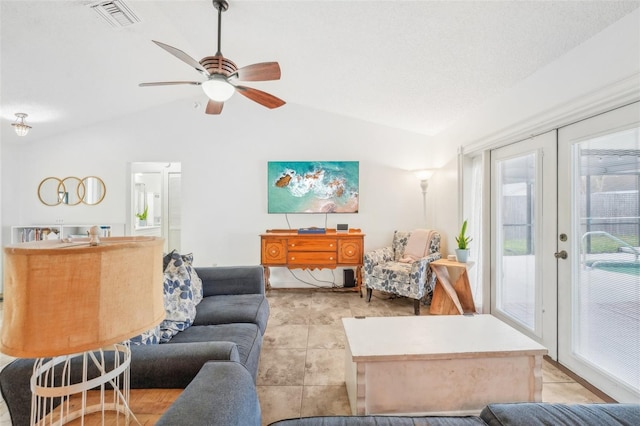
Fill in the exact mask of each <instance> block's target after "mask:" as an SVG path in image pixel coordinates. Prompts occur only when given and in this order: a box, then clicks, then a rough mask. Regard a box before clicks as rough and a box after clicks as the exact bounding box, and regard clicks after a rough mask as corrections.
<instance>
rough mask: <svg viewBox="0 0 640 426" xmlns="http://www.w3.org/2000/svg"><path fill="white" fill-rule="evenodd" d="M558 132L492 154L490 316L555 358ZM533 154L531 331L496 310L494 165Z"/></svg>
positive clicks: (495, 187)
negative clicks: (532, 318) (534, 276)
mask: <svg viewBox="0 0 640 426" xmlns="http://www.w3.org/2000/svg"><path fill="white" fill-rule="evenodd" d="M556 147H557V132H556V131H555V130H553V131H550V132H547V133H544V134H542V135H539V136H536V137H532V138H530V139H527V140H524V141H520V142H517V143H514V144H511V145H507V146H505V147H501V148H497V149H494V150H492V151H491V187H490V188H491V189H490V192H491V313H492V314H493V315H495V316H496V317H498V318H500V319H501V320H503V321H504V322H506V323H507V324H509V325H511V326H512V327H514V328H516V329H518V330H520V331H521V332H522V333H524V334H526V335H528V336H530V337H531V338H532V339H534V340H536V341H538V342H540V343H541V344H542V345H544V346H545V347H546V348H547V349H548V350H549V356H550V357H551V358H552V359H557V343H558V342H557V329H558V324H557V262H556V259H555V257H554V254H555V252H556V249H557V244H556V236H557V217H556V216H557V148H556ZM530 153H536V180H535V181H536V188H535V200H536V203H535V216H536V219H535V223H536V227H535V242H536V244H535V250H534V253H535V256H536V261H535V262H536V265H535V269H536V272H535V274H536V282H535V287H536V289H535V298H536V301H535V313H534V318H535V320H534V322H535V326H534V329H533V330H532V329H530V328H528V327H523V326H522V324H521V323H520V322H518V321H515V320H514V318H513V317H512V316H510V315H507V314H506V313H504V312H502V311H501V310H499V309H498V307H497V304H496V302H497V292H496V283H497V282H498V274H500V273H501V271H500V270H499V269H498V268H499V265H500V262H499V259H498V253H497V250H498V249H499V248H500V247H501V244H498V241H497V232H496V230H497V223H498V222H497V217H496V214H495V213H496V209H497V197H498V196H499V194H498V193H497V186H496V185H497V182H496V176H497V173H496V162H497V161H499V160H505V159H509V158H516V157H520V156H524V155H527V154H530Z"/></svg>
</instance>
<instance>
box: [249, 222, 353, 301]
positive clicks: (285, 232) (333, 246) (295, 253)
mask: <svg viewBox="0 0 640 426" xmlns="http://www.w3.org/2000/svg"><path fill="white" fill-rule="evenodd" d="M260 239H261V251H260V263H261V265H262V267H263V268H264V282H265V286H266V288H267V290H269V289H271V283H270V282H269V275H270V272H269V267H270V266H281V267H286V268H289V269H325V268H326V269H335V268H336V267H343V266H355V267H356V274H355V275H356V276H355V279H356V285H355V287H353V290H354V291H357V292H360V288H361V286H362V266H363V253H364V234H363V233H362V232H361V231H360V229H350V230H349V231H348V232H336V230H335V229H327V231H326V233H324V234H298V231H297V230H292V229H269V230H267V232H266V233H264V234H261V235H260ZM360 296H361V297H362V293H361V294H360Z"/></svg>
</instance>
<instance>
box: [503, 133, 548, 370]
mask: <svg viewBox="0 0 640 426" xmlns="http://www.w3.org/2000/svg"><path fill="white" fill-rule="evenodd" d="M556 144H557V141H556V132H555V131H553V132H549V133H545V134H543V135H540V136H537V137H535V138H532V139H529V140H526V141H522V142H518V143H515V144H512V145H508V146H506V147H503V148H499V149H495V150H493V151H491V212H492V213H491V229H492V231H491V246H492V251H491V256H492V258H491V265H492V269H491V313H492V314H493V315H495V316H497V317H498V318H500V319H502V320H503V321H505V322H507V323H508V324H510V325H512V326H513V327H515V328H516V329H518V330H520V331H522V332H523V333H525V334H527V335H529V336H531V337H532V338H534V339H535V340H537V341H539V342H540V343H542V344H543V345H544V346H546V347H547V349H548V350H549V356H551V357H552V358H555V357H556V345H557V342H556V336H557V317H556V300H557V299H556V290H557V281H556V266H555V264H556V261H555V257H554V252H555V249H556V247H555V239H556V238H555V234H556V229H557V228H556V213H557V208H556V206H557V204H556V201H557V200H556V189H557V181H556V175H557V172H556V171H557V169H556V167H557V164H556V153H557V145H556Z"/></svg>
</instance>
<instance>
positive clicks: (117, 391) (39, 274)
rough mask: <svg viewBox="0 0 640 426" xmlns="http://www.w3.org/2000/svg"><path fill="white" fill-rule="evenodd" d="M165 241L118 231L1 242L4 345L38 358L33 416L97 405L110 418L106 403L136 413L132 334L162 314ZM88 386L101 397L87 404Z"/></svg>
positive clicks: (62, 417) (74, 412)
mask: <svg viewBox="0 0 640 426" xmlns="http://www.w3.org/2000/svg"><path fill="white" fill-rule="evenodd" d="M94 237H95V236H94ZM162 247H163V240H162V239H161V238H156V237H135V238H131V237H113V238H103V239H102V240H101V241H97V239H95V238H92V239H91V241H90V240H89V239H84V241H80V242H75V241H74V242H62V241H60V240H53V241H51V240H50V241H37V242H32V243H23V244H16V245H13V246H8V247H5V248H4V261H5V264H4V316H3V324H2V334H1V336H0V351H1V352H3V353H5V354H7V355H10V356H14V357H21V358H36V362H35V364H34V369H33V375H32V377H31V393H32V403H31V424H33V425H38V424H45V423H46V424H65V423H68V422H70V421H72V420H75V419H77V418H82V419H83V421H84V418H85V415H88V414H90V413H95V412H102V421H103V423H104V419H105V417H104V412H105V411H108V410H114V411H117V412H118V413H122V414H123V415H124V416H125V421H126V423H128V422H129V421H130V417H131V410H130V408H129V364H130V362H131V351H130V348H129V343H128V339H129V338H131V337H133V336H136V335H138V334H140V333H142V332H143V331H146V330H148V329H150V328H152V327H154V326H155V325H157V324H159V323H160V321H162V319H163V318H164V315H165V310H164V303H163V295H162ZM91 389H96V390H99V394H100V401H99V403H97V404H93V405H88V403H87V391H88V390H91ZM76 394H77V398H78V399H79V400H80V403H79V405H80V407H78V408H74V407H75V405H74V404H72V403H71V398H70V397H71V395H76Z"/></svg>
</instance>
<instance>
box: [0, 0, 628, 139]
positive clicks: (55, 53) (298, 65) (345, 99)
mask: <svg viewBox="0 0 640 426" xmlns="http://www.w3.org/2000/svg"><path fill="white" fill-rule="evenodd" d="M94 3H95V1H93V0H91V1H88V0H78V1H27V0H18V1H10V0H0V36H1V55H0V61H1V62H0V67H1V74H0V78H1V88H0V90H1V92H0V95H1V96H0V98H1V99H0V108H1V109H0V113H1V115H2V123H1V124H2V136H3V137H9V135H10V133H11V126H10V125H9V123H11V122H13V121H14V119H15V117H14V113H16V112H26V113H27V114H29V117H28V119H27V122H28V123H29V124H30V125H32V126H33V128H34V129H33V131H32V132H31V133H30V136H29V137H30V138H31V139H32V140H34V139H39V138H43V137H47V136H51V135H55V134H58V133H62V132H66V131H69V130H72V129H73V128H74V127H77V126H78V123H81V124H83V125H87V124H92V123H96V122H100V121H105V120H110V119H112V118H114V117H117V116H121V115H126V114H130V113H134V112H136V111H140V110H143V109H147V108H151V107H154V106H156V105H160V104H165V103H169V102H174V101H176V100H178V99H184V101H185V107H190V108H191V107H193V104H194V102H196V101H199V102H200V103H201V104H202V105H203V106H204V105H205V104H206V98H205V96H204V94H203V93H202V91H201V89H200V88H199V87H196V86H172V87H148V88H139V87H138V86H137V85H138V83H140V82H148V81H167V80H202V79H203V78H202V76H201V75H200V74H199V73H197V72H196V71H195V70H193V69H192V68H190V67H189V66H188V65H186V64H184V63H183V62H181V61H179V60H178V59H176V58H175V57H173V56H172V55H170V54H169V53H167V52H165V51H164V50H162V49H160V48H159V47H157V46H156V45H155V44H153V43H152V42H151V40H158V41H161V42H164V43H166V44H169V45H171V46H174V47H177V48H179V49H181V50H183V51H185V52H186V53H188V54H189V55H191V56H192V57H194V58H195V59H197V60H199V59H201V58H202V57H204V56H210V55H213V54H215V52H216V43H217V42H216V31H217V30H216V22H217V11H216V10H215V9H214V8H213V6H212V4H211V0H193V1H188V0H181V1H178V0H174V1H133V0H126V4H127V5H129V6H130V7H131V9H133V10H134V12H135V13H136V14H137V15H138V16H139V18H141V20H142V22H141V23H139V24H136V25H132V26H129V27H125V28H112V27H111V26H110V25H109V24H108V23H106V21H104V20H103V19H102V18H101V17H100V16H98V15H97V14H96V13H95V12H94V11H93V10H92V9H91V8H90V7H89V5H90V4H94ZM229 3H230V8H229V10H228V11H227V12H225V13H224V14H223V15H222V53H223V54H224V55H225V56H226V57H227V58H229V59H231V60H232V61H234V62H235V63H236V64H237V65H238V67H242V66H245V65H249V64H252V63H256V62H264V61H274V60H275V61H278V62H279V63H280V66H281V69H282V79H281V80H280V81H274V82H261V83H255V84H247V85H248V86H253V87H257V88H260V89H261V90H265V91H267V92H269V93H272V94H273V95H275V96H278V97H280V98H282V99H284V100H285V101H287V102H288V103H289V104H298V105H300V106H303V107H308V108H313V109H318V110H324V111H329V112H332V113H336V114H340V115H344V116H347V117H352V118H356V119H361V120H366V121H371V122H376V123H380V124H384V125H388V126H392V127H396V128H400V129H405V130H409V131H414V132H418V133H421V134H425V135H435V134H437V133H438V132H440V131H442V130H444V129H446V128H447V127H448V126H451V125H452V124H453V123H455V121H456V120H457V119H459V118H461V117H463V116H464V115H465V113H467V112H468V111H470V110H472V109H473V108H476V107H478V106H479V105H481V104H482V103H483V102H485V101H487V100H488V99H490V98H491V97H493V96H496V95H498V94H501V93H502V92H504V91H506V90H508V89H509V88H510V87H512V86H514V85H516V84H517V83H518V82H519V81H521V80H523V79H525V78H526V77H528V76H530V75H531V74H533V73H534V72H536V70H538V69H540V68H541V67H544V66H545V65H547V64H549V63H551V62H553V61H554V60H556V59H557V58H559V57H560V56H562V55H563V54H565V53H566V52H568V51H569V50H571V49H573V48H574V47H576V46H578V45H579V44H581V43H582V42H584V41H585V40H587V39H589V38H590V37H592V36H594V35H595V34H596V33H598V32H600V31H601V30H603V29H604V28H605V27H607V26H609V25H611V24H612V23H614V22H615V21H617V20H619V19H621V18H622V17H623V16H625V15H626V14H628V13H630V12H631V11H633V10H634V9H636V8H638V7H640V1H638V0H634V1H310V0H309V1H307V0H298V1H266V0H265V1H243V0H231V1H230V2H229ZM585 72H588V70H585ZM235 96H238V95H235ZM243 101H245V102H251V101H249V100H248V99H244V98H243ZM231 107H232V106H231V105H230V106H228V108H226V109H225V111H223V113H222V115H220V116H211V119H212V120H216V119H224V116H225V113H228V110H229V109H230V108H231ZM256 108H262V107H261V106H259V105H257V104H256ZM283 108H287V106H286V105H285V106H284V107H283ZM269 113H270V114H278V110H277V109H276V110H273V111H269ZM194 114H204V110H203V108H201V109H200V110H199V111H196V110H194Z"/></svg>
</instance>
